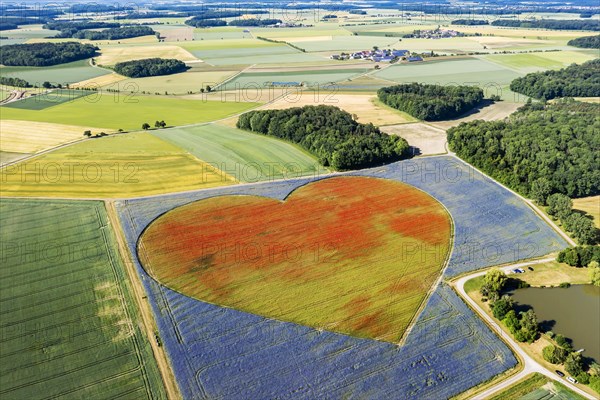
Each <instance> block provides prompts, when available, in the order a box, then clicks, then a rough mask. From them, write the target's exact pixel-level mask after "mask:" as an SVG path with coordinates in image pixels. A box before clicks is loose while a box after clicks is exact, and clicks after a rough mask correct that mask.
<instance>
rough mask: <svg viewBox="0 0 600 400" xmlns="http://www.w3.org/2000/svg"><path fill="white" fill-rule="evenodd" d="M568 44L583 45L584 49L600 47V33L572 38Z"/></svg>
mask: <svg viewBox="0 0 600 400" xmlns="http://www.w3.org/2000/svg"><path fill="white" fill-rule="evenodd" d="M567 44H568V45H569V46H575V47H581V48H582V49H600V35H596V36H584V37H580V38H577V39H571V40H569V42H568V43H567Z"/></svg>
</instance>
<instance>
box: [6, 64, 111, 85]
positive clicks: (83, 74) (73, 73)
mask: <svg viewBox="0 0 600 400" xmlns="http://www.w3.org/2000/svg"><path fill="white" fill-rule="evenodd" d="M110 72H111V71H109V70H106V69H103V68H98V67H92V66H91V65H90V64H89V61H88V60H80V61H74V62H71V63H66V64H59V65H53V66H51V67H2V68H0V74H2V76H9V77H17V78H21V79H25V80H26V81H27V82H29V83H31V84H32V85H36V84H37V85H38V86H42V83H44V82H45V81H48V82H51V83H55V84H56V83H60V84H62V85H64V84H65V83H75V82H80V81H84V80H87V79H92V78H96V77H99V76H102V75H106V74H110Z"/></svg>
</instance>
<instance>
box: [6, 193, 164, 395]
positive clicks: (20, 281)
mask: <svg viewBox="0 0 600 400" xmlns="http://www.w3.org/2000/svg"><path fill="white" fill-rule="evenodd" d="M0 221H1V222H2V227H3V229H2V230H1V231H0V239H1V241H2V248H3V252H2V263H1V266H0V276H1V279H2V285H1V287H2V290H0V304H1V309H2V325H1V326H0V335H1V337H2V341H1V342H0V360H1V361H2V362H1V363H0V365H1V366H0V370H1V372H2V373H1V374H0V396H1V397H2V398H5V399H25V398H27V399H34V398H36V399H41V398H59V397H60V398H117V397H127V398H137V399H142V398H143V399H166V394H165V391H164V388H163V384H162V380H161V376H160V374H159V371H158V367H157V365H156V362H155V361H154V356H153V354H152V350H151V348H150V344H149V343H148V340H147V338H146V337H145V336H144V334H143V333H142V331H141V330H140V327H139V316H138V312H137V310H136V308H135V302H134V300H133V297H132V294H131V288H130V286H129V283H128V279H127V275H126V274H125V270H124V266H123V264H122V261H121V258H120V255H119V253H118V251H117V250H116V243H115V238H114V236H113V233H112V232H111V229H110V227H109V225H108V218H107V216H106V212H105V209H104V205H103V203H100V202H87V203H82V202H62V201H60V202H59V201H37V200H33V201H26V200H22V199H19V200H9V199H1V200H0Z"/></svg>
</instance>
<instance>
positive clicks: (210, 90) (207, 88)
mask: <svg viewBox="0 0 600 400" xmlns="http://www.w3.org/2000/svg"><path fill="white" fill-rule="evenodd" d="M206 91H207V92H208V93H210V92H212V88H211V87H210V85H206Z"/></svg>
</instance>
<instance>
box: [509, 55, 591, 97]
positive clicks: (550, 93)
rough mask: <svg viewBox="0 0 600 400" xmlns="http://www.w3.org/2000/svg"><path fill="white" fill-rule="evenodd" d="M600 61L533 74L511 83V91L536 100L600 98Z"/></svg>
mask: <svg viewBox="0 0 600 400" xmlns="http://www.w3.org/2000/svg"><path fill="white" fill-rule="evenodd" d="M598 68H600V59H595V60H590V61H588V62H585V63H583V64H581V65H577V64H573V65H571V66H569V67H567V68H563V69H560V70H557V71H552V70H551V71H544V72H533V73H530V74H527V75H525V76H523V77H521V78H517V79H515V80H513V81H512V82H511V83H510V90H512V91H513V92H518V93H521V94H524V95H526V96H529V97H533V98H536V99H543V100H550V99H554V98H556V97H596V96H600V74H598Z"/></svg>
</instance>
